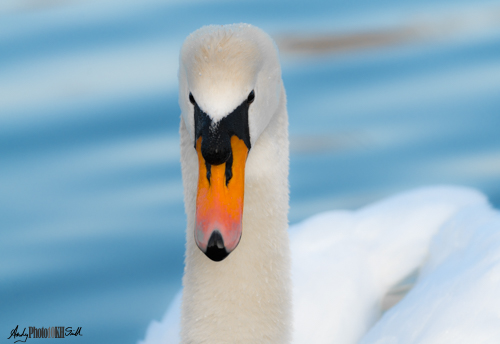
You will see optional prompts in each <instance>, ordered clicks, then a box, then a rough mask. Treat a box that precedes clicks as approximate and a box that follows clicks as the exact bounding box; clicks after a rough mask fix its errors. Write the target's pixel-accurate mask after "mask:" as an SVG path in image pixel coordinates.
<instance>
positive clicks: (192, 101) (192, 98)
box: [189, 92, 196, 105]
mask: <svg viewBox="0 0 500 344" xmlns="http://www.w3.org/2000/svg"><path fill="white" fill-rule="evenodd" d="M189 101H190V102H191V104H193V105H194V104H196V101H195V100H194V97H193V94H192V93H191V92H189Z"/></svg>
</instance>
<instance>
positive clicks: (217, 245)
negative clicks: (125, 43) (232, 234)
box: [205, 230, 229, 262]
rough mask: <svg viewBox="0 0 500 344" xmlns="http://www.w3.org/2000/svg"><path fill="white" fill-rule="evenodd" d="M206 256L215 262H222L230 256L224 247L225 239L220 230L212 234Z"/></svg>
mask: <svg viewBox="0 0 500 344" xmlns="http://www.w3.org/2000/svg"><path fill="white" fill-rule="evenodd" d="M205 254H206V256H207V257H208V258H210V259H212V260H213V261H214V262H220V261H221V260H223V259H225V258H226V257H227V256H228V255H229V253H227V251H226V248H225V246H224V239H223V238H222V235H221V234H220V232H219V231H218V230H215V231H213V232H212V235H211V236H210V239H209V240H208V245H207V251H206V252H205Z"/></svg>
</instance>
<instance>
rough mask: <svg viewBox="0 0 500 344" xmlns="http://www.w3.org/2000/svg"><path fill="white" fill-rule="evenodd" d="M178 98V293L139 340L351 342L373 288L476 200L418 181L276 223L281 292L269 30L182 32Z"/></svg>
mask: <svg viewBox="0 0 500 344" xmlns="http://www.w3.org/2000/svg"><path fill="white" fill-rule="evenodd" d="M179 104H180V107H181V111H182V116H181V125H180V134H181V163H182V175H183V183H184V193H185V207H186V213H187V219H188V221H187V236H186V240H187V244H186V261H185V262H186V267H185V275H184V279H183V285H184V290H183V296H182V311H180V300H181V298H180V295H179V296H178V297H177V299H176V301H175V302H174V304H173V305H172V307H171V309H170V310H169V312H168V313H167V314H166V316H165V318H164V320H163V322H162V324H158V323H153V324H152V325H151V326H150V328H149V329H148V333H147V337H146V339H145V341H144V342H143V343H148V344H149V343H178V342H179V341H180V342H182V343H217V344H220V343H290V342H291V341H292V337H293V342H295V343H315V344H322V343H325V344H326V343H333V342H335V343H354V342H356V341H357V340H359V339H360V338H361V336H362V335H363V334H364V333H365V332H366V331H367V330H368V328H369V327H370V326H371V325H373V323H374V322H375V321H376V320H377V318H378V317H379V316H380V312H381V307H380V304H381V300H382V298H383V296H384V294H385V293H386V292H387V290H388V289H389V288H390V287H391V286H392V285H394V284H395V283H397V282H398V281H399V280H400V279H402V278H403V277H405V276H406V275H407V274H409V273H410V272H411V271H412V270H413V269H415V268H416V267H417V266H419V264H421V263H422V261H423V259H424V257H425V253H426V250H427V247H428V245H429V242H430V240H431V237H432V235H433V234H434V233H436V231H437V230H438V229H439V228H440V226H441V225H442V224H443V223H444V222H445V221H446V220H447V219H448V218H450V217H451V216H452V215H453V214H454V213H456V212H457V211H458V210H460V209H462V208H464V207H466V206H470V205H473V204H484V203H485V199H484V197H483V196H482V195H480V194H478V193H477V192H475V191H471V190H467V189H457V188H434V189H423V190H417V191H415V192H412V193H408V194H404V195H401V196H397V197H394V198H391V199H389V200H386V201H382V202H379V203H377V204H375V205H372V206H370V207H367V208H364V209H361V210H359V211H357V212H331V213H326V214H323V215H319V216H317V217H315V218H312V219H310V220H308V221H305V222H304V223H302V224H300V225H298V226H295V228H293V229H291V231H290V232H291V236H292V245H291V247H292V251H293V283H294V289H293V293H292V278H291V269H292V268H291V257H292V255H291V252H290V247H289V246H290V245H289V239H288V232H287V229H288V224H287V212H288V131H287V126H288V119H287V111H286V97H285V90H284V87H283V83H282V80H281V70H280V64H279V60H278V53H277V49H276V48H275V46H274V44H273V41H272V40H271V38H270V37H269V36H268V35H267V34H265V33H264V32H263V31H261V30H260V29H258V28H256V27H253V26H250V25H246V24H241V25H227V26H208V27H204V28H201V29H199V30H198V31H196V32H194V33H193V34H191V35H190V36H189V37H188V38H187V39H186V41H185V43H184V45H183V47H182V51H181V56H180V68H179ZM227 180H229V182H228V183H227ZM240 238H241V239H240ZM228 254H229V256H228ZM395 257H397V258H396V259H395ZM209 258H210V259H209ZM292 298H293V304H294V310H293V311H292ZM180 313H182V314H180ZM292 313H293V316H292ZM179 326H180V328H181V330H180V338H178V337H177V336H178V334H179Z"/></svg>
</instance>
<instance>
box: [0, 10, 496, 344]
mask: <svg viewBox="0 0 500 344" xmlns="http://www.w3.org/2000/svg"><path fill="white" fill-rule="evenodd" d="M233 22H249V23H252V24H254V25H256V26H259V27H261V28H263V29H264V30H265V31H267V32H268V33H270V34H271V35H272V36H273V37H274V38H275V39H276V41H277V43H278V46H279V47H280V50H281V58H282V67H283V80H284V83H285V87H286V89H287V96H288V110H289V117H290V140H291V157H290V159H291V161H290V185H291V201H290V204H291V209H290V217H289V218H290V222H291V223H296V222H298V221H300V220H302V219H304V218H306V217H308V216H310V215H312V214H314V213H317V212H320V211H325V210H330V209H355V208H358V207H361V206H363V205H365V204H368V203H370V202H372V201H375V200H377V199H380V198H382V197H385V196H388V195H391V194H393V193H396V192H400V191H403V190H407V189H409V188H413V187H418V186H422V185H435V184H459V185H466V186H472V187H476V188H478V189H480V190H482V191H483V192H484V193H486V194H487V195H488V197H489V198H490V201H491V202H492V204H493V205H495V206H496V207H497V208H498V207H499V206H500V134H499V131H500V2H498V1H497V2H486V1H470V2H465V1H415V2H413V3H412V4H407V3H402V2H400V1H395V0H391V1H390V0H387V1H378V2H377V3H376V4H375V3H374V2H370V1H366V0H356V1H350V2H347V1H308V2H305V3H302V2H294V1H276V2H269V1H259V0H255V1H241V2H238V3H236V2H230V1H210V2H208V1H191V2H188V1H182V2H181V1H177V2H176V1H173V2H165V1H159V0H147V1H142V2H139V1H118V0H105V1H86V2H81V1H76V0H75V1H63V0H59V1H49V0H44V1H34V0H4V1H2V4H0V154H1V155H0V262H1V264H0V336H2V338H7V337H8V336H9V335H10V331H11V330H12V329H13V328H15V327H16V325H19V328H20V329H22V328H24V327H28V326H36V327H52V326H72V327H73V328H76V327H82V332H81V333H82V335H83V336H82V337H78V338H68V339H66V340H67V341H71V342H75V343H76V342H78V343H93V344H99V343H136V341H137V340H139V339H141V338H143V336H144V333H145V330H146V328H147V325H148V323H149V322H150V321H151V320H152V319H160V318H161V316H162V315H163V313H164V311H165V310H166V309H167V307H168V305H169V303H170V301H171V300H172V298H173V297H174V294H175V293H176V292H177V291H178V290H179V288H180V287H181V277H182V271H183V254H184V241H185V234H184V233H185V214H184V207H183V194H182V192H183V191H182V183H181V172H180V163H179V159H180V155H179V144H178V140H179V137H178V125H179V115H180V113H179V108H178V105H177V67H178V53H179V49H180V46H181V45H182V42H183V40H184V38H185V37H186V36H187V35H188V34H189V33H190V32H192V31H194V30H195V29H197V28H199V27H201V26H203V25H206V24H213V23H214V24H215V23H216V24H222V23H233ZM319 38H320V39H319ZM318 39H319V43H318V42H316V43H315V44H309V43H310V42H314V41H315V40H318ZM304 42H305V43H304ZM308 42H309V43H308ZM4 340H5V339H4ZM54 340H55V339H54ZM54 340H52V339H45V340H44V343H51V342H52V341H54ZM6 342H9V343H10V342H13V340H12V339H10V340H9V341H6Z"/></svg>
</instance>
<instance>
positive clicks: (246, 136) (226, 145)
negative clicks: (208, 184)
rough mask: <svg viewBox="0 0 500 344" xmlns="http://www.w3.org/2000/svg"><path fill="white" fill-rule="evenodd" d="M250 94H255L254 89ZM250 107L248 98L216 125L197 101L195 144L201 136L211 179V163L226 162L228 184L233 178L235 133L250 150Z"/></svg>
mask: <svg viewBox="0 0 500 344" xmlns="http://www.w3.org/2000/svg"><path fill="white" fill-rule="evenodd" d="M250 94H253V91H252V92H251V93H250ZM191 97H192V96H191V94H190V98H191ZM253 97H255V95H254V96H253ZM249 98H250V95H249ZM193 99H194V98H193ZM252 101H253V99H252ZM249 107H250V103H249V102H248V99H246V100H244V101H243V102H242V103H241V104H240V105H239V106H238V107H237V108H236V109H235V110H234V111H233V112H231V113H230V114H229V115H227V116H226V117H224V118H223V119H221V120H220V121H219V122H218V123H216V124H215V125H214V123H213V122H212V119H211V118H210V117H209V116H208V115H207V114H206V113H205V112H203V110H201V109H200V107H199V106H198V104H196V102H195V103H194V123H195V144H194V146H195V148H196V142H197V140H198V138H199V137H200V136H201V138H202V139H201V154H202V155H203V158H204V159H205V163H206V164H207V165H206V166H207V178H208V180H209V181H210V167H211V165H220V164H223V163H226V185H227V183H229V180H230V179H231V178H232V176H233V174H232V165H233V154H232V150H231V137H232V136H233V135H236V136H237V137H238V138H239V139H241V140H243V142H244V143H245V145H246V146H247V148H248V150H250V148H251V145H250V128H249V126H248V109H249Z"/></svg>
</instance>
